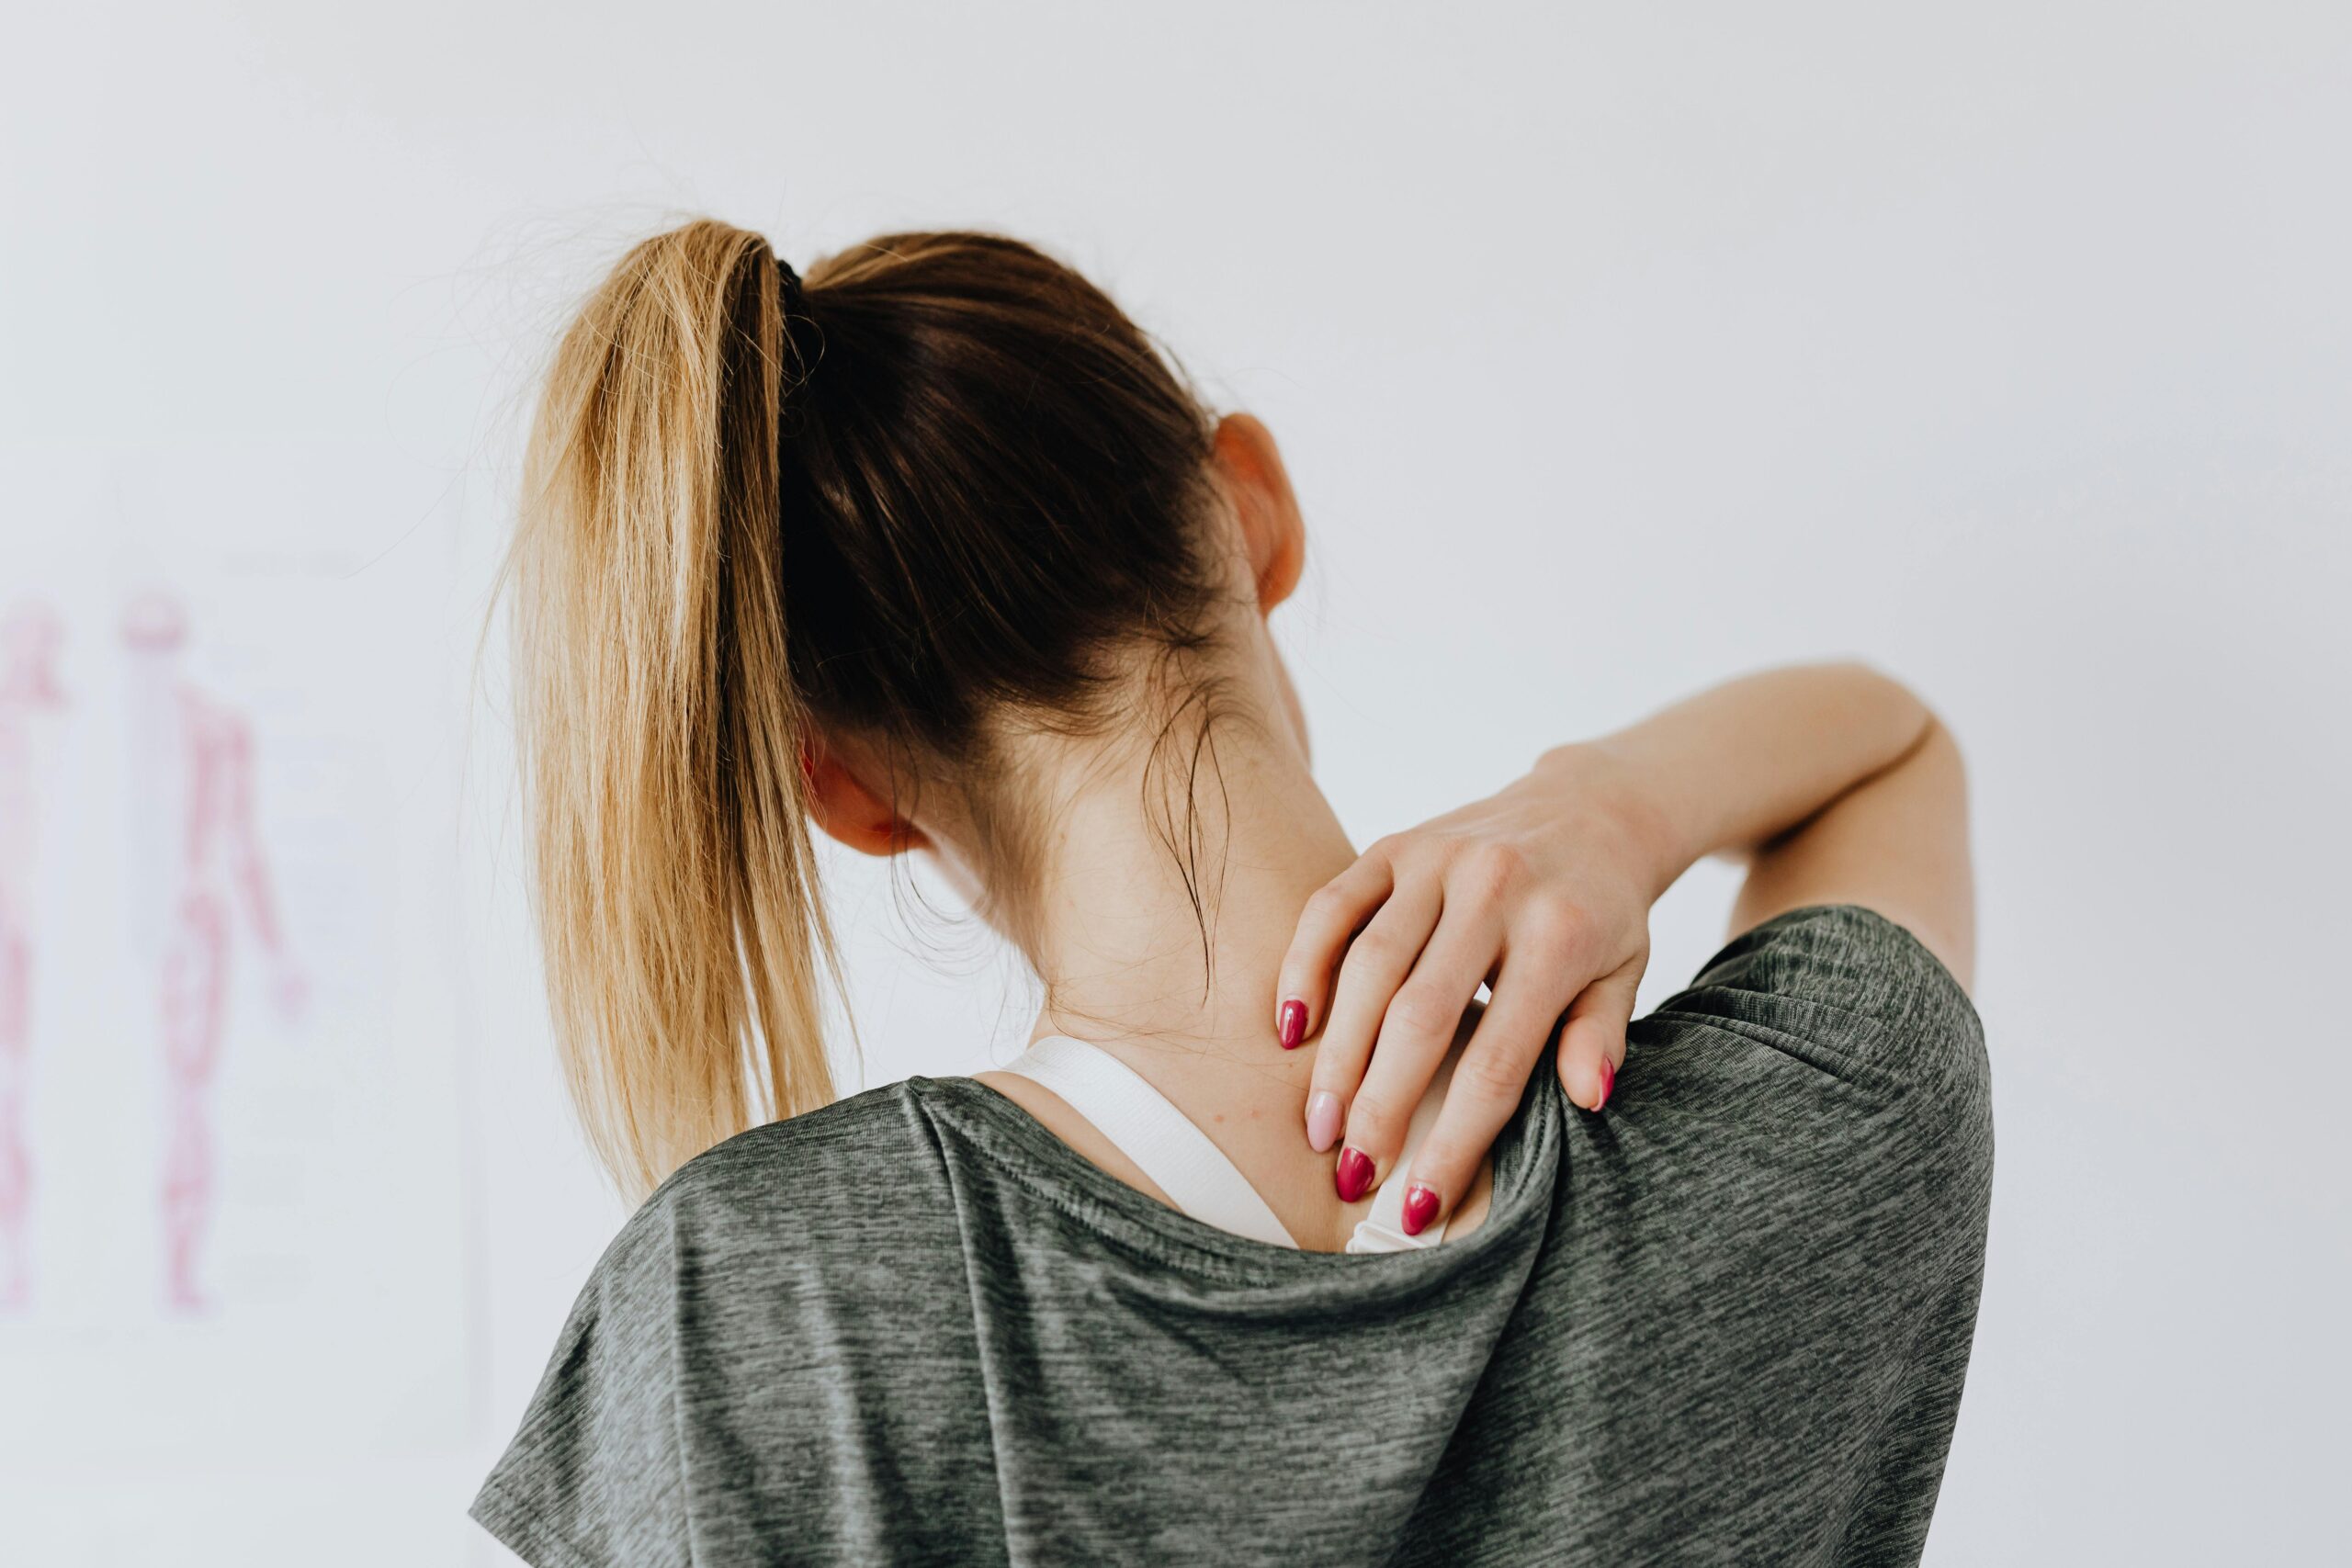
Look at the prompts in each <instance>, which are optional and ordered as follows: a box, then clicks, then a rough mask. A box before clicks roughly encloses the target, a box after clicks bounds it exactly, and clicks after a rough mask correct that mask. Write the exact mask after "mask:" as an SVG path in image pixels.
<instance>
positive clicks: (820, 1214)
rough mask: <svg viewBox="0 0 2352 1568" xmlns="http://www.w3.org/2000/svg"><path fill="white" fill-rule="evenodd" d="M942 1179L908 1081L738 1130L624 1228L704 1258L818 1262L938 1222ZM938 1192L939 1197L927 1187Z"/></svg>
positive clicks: (688, 1166)
mask: <svg viewBox="0 0 2352 1568" xmlns="http://www.w3.org/2000/svg"><path fill="white" fill-rule="evenodd" d="M935 1189H937V1190H935ZM942 1200H944V1175H943V1173H942V1172H941V1169H940V1164H939V1160H938V1157H937V1147H936V1144H935V1142H934V1141H933V1138H932V1136H931V1134H930V1132H929V1129H928V1123H927V1122H926V1121H925V1119H924V1117H923V1114H922V1107H921V1104H920V1102H919V1100H918V1098H917V1096H916V1094H915V1092H914V1085H913V1084H912V1083H911V1082H899V1083H892V1084H887V1085H884V1086H882V1087H880V1088H878V1089H867V1090H865V1091H864V1092H862V1093H859V1094H854V1095H851V1096H849V1097H847V1098H845V1099H842V1100H835V1101H833V1102H832V1103H831V1104H830V1105H826V1106H823V1107H820V1109H818V1110H815V1111H805V1112H803V1113H802V1114H800V1115H797V1116H793V1117H788V1118H786V1119H785V1120H783V1121H780V1122H767V1123H764V1124H763V1125H761V1126H758V1127H753V1128H752V1129H750V1130H749V1131H746V1132H742V1133H739V1134H736V1135H735V1136H733V1137H731V1138H729V1139H727V1140H726V1141H725V1142H723V1143H720V1144H717V1145H713V1146H712V1147H710V1148H708V1149H707V1150H705V1151H704V1152H703V1153H701V1154H699V1155H697V1156H695V1157H694V1158H693V1159H691V1160H689V1161H687V1162H686V1163H685V1164H684V1166H681V1167H680V1168H678V1170H677V1171H676V1172H675V1173H674V1174H673V1175H672V1176H671V1177H670V1179H668V1180H666V1181H664V1182H662V1185H661V1186H660V1187H658V1188H656V1189H655V1190H654V1191H653V1193H652V1194H651V1195H650V1197H648V1198H647V1199H646V1201H644V1203H643V1204H642V1205H641V1206H640V1207H639V1209H638V1211H637V1213H635V1214H634V1215H632V1216H631V1217H630V1219H629V1221H628V1224H627V1225H626V1226H624V1227H623V1230H622V1233H621V1237H620V1238H616V1246H618V1245H620V1243H621V1241H623V1240H626V1239H627V1238H628V1237H629V1236H630V1235H632V1234H646V1235H658V1236H660V1237H661V1238H662V1241H663V1244H664V1245H665V1246H668V1247H673V1248H674V1247H677V1246H679V1245H681V1244H684V1245H688V1246H691V1247H693V1248H694V1249H695V1250H696V1251H697V1252H701V1253H709V1252H713V1251H721V1252H727V1253H730V1254H733V1253H739V1252H751V1253H757V1254H762V1255H767V1256H772V1257H774V1258H775V1259H776V1260H777V1261H778V1262H779V1263H789V1262H792V1261H794V1260H797V1261H799V1262H802V1263H809V1262H814V1261H817V1260H820V1259H821V1258H823V1257H825V1256H826V1255H827V1253H828V1252H829V1251H830V1250H831V1244H834V1243H840V1244H842V1245H843V1246H845V1247H848V1248H850V1249H851V1250H852V1251H857V1250H860V1249H864V1248H867V1247H871V1245H872V1244H873V1243H874V1242H875V1241H876V1239H877V1237H878V1236H880V1235H882V1233H885V1232H891V1231H899V1230H903V1229H904V1228H905V1227H906V1226H907V1225H909V1224H911V1223H913V1222H915V1221H916V1220H918V1219H920V1218H922V1217H924V1216H933V1217H935V1216H937V1215H938V1214H939V1213H940V1203H941V1201H942Z"/></svg>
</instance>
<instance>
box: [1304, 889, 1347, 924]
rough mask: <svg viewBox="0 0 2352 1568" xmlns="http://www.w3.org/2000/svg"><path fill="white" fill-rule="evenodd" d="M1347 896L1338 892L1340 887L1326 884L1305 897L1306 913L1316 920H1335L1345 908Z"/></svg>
mask: <svg viewBox="0 0 2352 1568" xmlns="http://www.w3.org/2000/svg"><path fill="white" fill-rule="evenodd" d="M1347 902H1348V896H1347V895H1346V894H1345V893H1344V892H1342V891H1340V885H1339V884H1338V883H1336V882H1327V883H1325V884H1324V885H1323V886H1320V887H1318V888H1317V889H1316V890H1315V891H1314V892H1312V893H1310V894H1308V895H1307V897H1306V914H1307V915H1308V916H1310V917H1311V918H1313V919H1318V920H1330V919H1338V918H1339V916H1340V913H1341V912H1342V911H1343V910H1344V909H1345V908H1346V907H1347Z"/></svg>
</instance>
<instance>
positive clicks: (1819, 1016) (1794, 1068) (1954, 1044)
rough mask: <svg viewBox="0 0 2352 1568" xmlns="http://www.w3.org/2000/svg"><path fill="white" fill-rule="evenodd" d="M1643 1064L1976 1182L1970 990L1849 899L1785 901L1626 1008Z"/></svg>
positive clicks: (1957, 1183) (1830, 1135)
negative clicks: (1646, 1004) (1673, 982)
mask: <svg viewBox="0 0 2352 1568" xmlns="http://www.w3.org/2000/svg"><path fill="white" fill-rule="evenodd" d="M1632 1043H1633V1047H1634V1052H1635V1053H1636V1058H1635V1060H1634V1063H1632V1064H1630V1066H1632V1067H1633V1068H1634V1069H1637V1070H1639V1071H1640V1072H1641V1073H1642V1074H1643V1076H1644V1077H1652V1078H1656V1079H1661V1080H1666V1081H1668V1082H1672V1083H1673V1084H1675V1085H1676V1086H1677V1087H1676V1089H1667V1088H1666V1083H1665V1082H1660V1083H1659V1084H1658V1085H1657V1087H1658V1088H1659V1089H1661V1091H1662V1098H1664V1099H1665V1100H1669V1101H1670V1100H1673V1099H1674V1098H1676V1096H1677V1094H1679V1095H1681V1096H1684V1097H1688V1098H1689V1099H1691V1100H1701V1101H1706V1102H1708V1103H1710V1104H1713V1105H1715V1106H1716V1107H1717V1109H1718V1110H1719V1111H1722V1112H1723V1113H1724V1114H1726V1115H1747V1114H1749V1113H1753V1114H1755V1115H1758V1116H1763V1117H1767V1118H1769V1119H1772V1120H1774V1121H1775V1122H1776V1123H1777V1124H1779V1125H1781V1127H1782V1128H1783V1129H1784V1131H1793V1129H1794V1128H1796V1127H1798V1126H1805V1127H1809V1128H1811V1129H1812V1134H1811V1135H1813V1136H1815V1137H1816V1138H1818V1139H1820V1140H1822V1141H1823V1142H1824V1143H1825V1144H1826V1145H1831V1146H1835V1147H1836V1148H1838V1149H1841V1150H1845V1151H1847V1152H1848V1153H1849V1154H1860V1153H1861V1152H1862V1151H1863V1150H1865V1149H1874V1150H1876V1151H1878V1152H1879V1153H1880V1154H1881V1155H1883V1156H1885V1157H1886V1158H1887V1159H1889V1160H1892V1161H1896V1162H1900V1163H1904V1164H1905V1165H1909V1166H1913V1167H1924V1168H1932V1169H1934V1170H1937V1171H1939V1172H1941V1174H1942V1176H1943V1177H1944V1178H1946V1180H1944V1181H1943V1182H1942V1183H1941V1185H1942V1186H1943V1187H1944V1188H1945V1190H1947V1193H1948V1195H1961V1194H1971V1195H1973V1194H1975V1193H1977V1192H1979V1191H1981V1190H1989V1187H1990V1183H1991V1173H1992V1159H1993V1101H1992V1069H1991V1064H1990V1061H1989V1058H1988V1056H1987V1055H1986V1052H1985V1029H1984V1023H1983V1021H1982V1020H1981V1018H1980V1017H1979V1016H1978V1014H1977V1010H1976V1008H1975V1005H1974V1003H1973V1002H1972V1001H1971V1000H1970V998H1969V995H1968V992H1967V990H1966V989H1965V988H1964V987H1962V985H1961V984H1960V982H1959V980H1958V979H1956V978H1955V977H1954V976H1952V974H1951V971H1950V970H1949V969H1947V968H1946V967H1945V966H1944V964H1942V962H1941V961H1939V959H1938V958H1937V957H1936V955H1935V954H1934V953H1931V952H1930V951H1928V948H1927V947H1926V946H1924V945H1923V944H1922V943H1921V942H1919V941H1918V939H1917V938H1916V937H1915V936H1913V935H1912V933H1911V932H1910V931H1907V930H1905V928H1904V927H1903V926H1901V925H1899V924H1897V923H1896V922H1894V921H1893V920H1891V919H1887V918H1886V917H1885V916H1883V915H1881V914H1879V913H1877V912H1876V911H1874V910H1872V909H1869V908H1864V907H1862V906H1860V905H1855V904H1837V905H1814V906H1808V907H1806V908H1799V909H1792V910H1790V911H1788V912H1787V913H1785V914H1782V915H1780V916H1777V917H1775V918H1774V919H1770V920H1766V921H1764V922H1763V923H1762V924H1760V925H1758V926H1757V927H1755V928H1754V929H1753V930H1751V931H1745V932H1743V933H1741V934H1740V935H1739V936H1737V937H1736V938H1735V939H1733V940H1732V941H1731V942H1729V943H1727V944H1725V946H1724V948H1723V949H1722V951H1721V952H1719V953H1716V954H1715V955H1714V957H1713V958H1712V959H1710V960H1709V961H1708V962H1707V964H1705V965H1704V966H1703V967H1702V969H1701V970H1700V972H1699V974H1698V976H1696V977H1695V978H1694V979H1693V980H1692V982H1691V985H1690V986H1688V987H1685V988H1683V989H1682V990H1680V991H1678V992H1677V993H1675V994H1674V995H1673V996H1671V997H1669V998H1667V999H1666V1000H1665V1001H1664V1002H1663V1003H1661V1004H1660V1005H1659V1006H1658V1007H1657V1009H1656V1010H1654V1011H1652V1012H1651V1013H1650V1014H1648V1015H1647V1016H1646V1017H1645V1018H1643V1019H1641V1020H1639V1021H1636V1022H1635V1024H1634V1029H1633V1032H1632Z"/></svg>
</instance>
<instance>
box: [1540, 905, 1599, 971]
mask: <svg viewBox="0 0 2352 1568" xmlns="http://www.w3.org/2000/svg"><path fill="white" fill-rule="evenodd" d="M1527 930H1528V934H1529V935H1530V936H1531V937H1532V939H1533V940H1534V942H1535V943H1536V944H1537V945H1538V946H1540V947H1542V948H1543V949H1544V950H1545V951H1546V953H1549V954H1550V955H1551V956H1553V957H1555V958H1566V957H1567V956H1569V955H1570V954H1572V953H1577V952H1580V951H1581V950H1582V949H1583V947H1584V945H1585V943H1586V942H1587V941H1588V940H1589V938H1590V936H1591V919H1590V917H1589V916H1588V915H1587V914H1586V913H1585V911H1584V908H1583V907H1582V906H1580V905H1579V904H1577V901H1576V900H1575V899H1573V898H1571V897H1567V895H1566V894H1564V893H1544V894H1540V895H1538V896H1537V897H1536V898H1535V899H1534V901H1533V902H1532V904H1530V905H1529V907H1528V909H1527Z"/></svg>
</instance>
